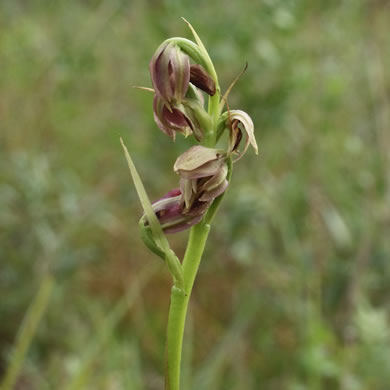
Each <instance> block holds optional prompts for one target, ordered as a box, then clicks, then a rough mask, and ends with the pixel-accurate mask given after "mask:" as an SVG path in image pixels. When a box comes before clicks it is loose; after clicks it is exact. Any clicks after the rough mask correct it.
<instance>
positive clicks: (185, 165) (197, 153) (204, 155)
mask: <svg viewBox="0 0 390 390" xmlns="http://www.w3.org/2000/svg"><path fill="white" fill-rule="evenodd" d="M220 155H221V153H220V151H219V150H217V149H212V148H206V147H205V146H201V145H195V146H192V147H191V148H189V149H188V150H187V151H186V152H184V153H183V154H182V155H180V156H179V157H178V159H177V160H176V162H175V165H174V166H173V169H174V171H175V172H178V171H181V170H183V171H191V170H194V169H196V168H199V167H200V166H202V165H204V164H206V163H208V162H210V161H213V160H217V159H218V157H219V156H220Z"/></svg>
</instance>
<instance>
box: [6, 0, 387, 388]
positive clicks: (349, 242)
mask: <svg viewBox="0 0 390 390" xmlns="http://www.w3.org/2000/svg"><path fill="white" fill-rule="evenodd" d="M185 3H186V4H185ZM181 16H184V17H186V18H187V19H188V20H189V21H190V22H191V23H192V24H193V26H194V27H195V28H196V30H197V32H198V33H199V34H200V36H201V38H202V40H203V41H204V43H205V44H206V45H207V48H208V50H209V52H210V55H211V56H212V59H213V62H214V64H215V67H216V69H217V72H218V74H219V78H220V80H221V81H224V82H225V80H226V85H222V86H221V87H222V89H223V90H224V89H226V88H227V87H228V85H229V83H230V81H231V80H233V79H234V77H235V76H236V75H237V74H238V73H239V72H240V71H241V69H242V68H243V67H244V65H245V61H248V63H249V68H248V70H247V71H246V73H245V74H244V76H243V77H242V78H241V79H240V81H239V82H238V84H237V85H236V87H235V88H234V89H233V91H232V93H231V95H230V99H229V105H230V107H231V108H232V109H233V108H244V109H245V111H247V112H248V113H249V114H250V115H251V117H252V118H253V121H254V123H255V131H256V139H257V141H258V144H259V152H260V153H259V154H260V156H259V157H256V156H255V155H254V153H253V152H248V154H247V155H246V158H245V159H243V160H242V161H240V164H237V165H236V167H235V172H234V177H233V184H234V185H232V186H231V188H230V189H229V191H228V192H227V194H226V196H225V198H224V202H223V204H222V206H221V208H220V210H219V212H218V215H217V217H216V219H215V223H214V224H213V229H212V231H211V233H210V239H209V243H208V246H207V249H206V253H205V256H204V259H203V261H202V264H201V267H200V270H199V274H198V277H197V280H196V283H195V286H194V291H193V294H192V298H191V304H190V305H191V310H190V313H189V314H190V318H189V321H188V323H187V329H186V332H187V334H186V337H185V340H186V342H187V343H186V344H185V345H184V355H183V373H182V380H183V390H191V389H192V390H198V389H202V390H215V389H218V390H230V389H232V390H233V389H234V390H236V389H237V390H246V389H248V390H251V389H254V390H257V389H262V390H274V389H275V390H276V389H283V390H284V389H286V390H319V389H324V390H325V389H332V390H333V389H335V390H337V389H340V390H382V389H383V390H387V389H388V384H389V383H390V330H389V329H390V327H389V318H390V306H389V302H390V240H389V237H390V206H389V205H390V176H389V172H390V132H389V130H390V105H389V102H390V95H389V91H390V75H389V74H390V73H389V71H388V70H389V69H390V28H389V23H388V21H389V17H390V4H389V2H388V1H386V0H365V1H363V0H344V1H334V0H329V1H316V0H315V1H309V0H279V1H278V0H262V1H253V0H241V1H240V2H222V1H220V0H218V1H214V2H206V1H202V0H200V1H198V2H191V3H190V2H179V1H176V0H166V1H163V0H161V1H159V0H155V1H150V2H149V1H141V0H134V1H124V0H100V1H97V0H88V1H87V0H86V1H76V0H66V1H65V0H59V1H56V2H49V1H44V0H31V1H21V0H2V1H1V2H0V26H1V27H0V28H1V31H0V206H1V212H0V296H1V300H0V388H1V390H6V389H7V386H8V387H9V386H10V381H12V380H13V379H12V378H14V379H15V381H16V384H15V386H14V388H15V389H27V390H30V389H31V390H35V389H37V390H46V389H47V390H48V389H55V390H58V389H60V390H61V389H64V390H65V389H66V390H70V389H72V390H75V389H83V390H84V389H102V390H105V389H131V390H144V389H145V390H149V389H150V390H157V389H158V390H160V389H162V388H163V369H164V367H163V355H164V339H165V331H166V329H165V324H166V320H167V310H168V303H167V302H168V297H169V293H170V283H171V282H170V275H169V272H168V271H167V270H166V268H165V266H164V264H163V262H162V261H159V260H158V259H157V258H156V257H155V256H153V255H151V254H150V252H149V251H147V250H146V249H145V248H144V246H143V243H142V241H141V239H140V238H139V236H138V228H137V222H138V219H139V217H140V214H141V213H142V211H141V207H140V205H139V202H138V199H137V195H136V193H135V191H134V189H133V187H132V184H131V182H130V178H129V172H128V168H127V166H126V161H125V159H124V156H123V152H122V149H121V146H120V143H119V137H120V136H122V137H123V139H124V142H125V143H126V145H127V146H128V148H129V150H130V152H131V154H132V157H133V159H134V161H135V164H136V165H137V169H138V170H139V172H140V174H141V175H142V178H143V181H144V184H145V187H146V189H147V191H148V194H149V195H150V196H151V198H152V199H157V198H159V197H160V196H162V195H163V194H164V193H166V192H167V190H169V189H171V188H173V187H174V186H175V183H176V182H177V176H176V175H175V174H174V172H173V170H167V171H162V170H163V169H165V167H172V166H173V163H174V161H175V158H176V156H177V155H179V154H180V153H182V152H183V151H184V150H186V149H188V146H189V144H188V142H189V140H186V139H184V138H183V137H179V136H178V137H177V141H176V142H175V144H171V140H170V139H169V138H168V137H167V136H165V135H164V134H162V132H161V131H160V130H159V129H158V128H157V126H156V125H155V124H154V122H153V119H152V115H151V113H152V94H149V93H148V92H145V91H138V90H135V89H132V88H131V86H132V85H150V77H149V69H148V64H149V60H150V57H151V55H152V54H153V53H154V51H155V49H156V48H157V46H158V45H159V44H160V42H162V41H163V40H164V39H166V38H168V37H171V36H185V37H190V33H189V31H188V28H187V26H186V25H185V23H183V22H182V20H181V19H180V17H181ZM186 234H187V233H185V232H183V233H180V234H178V235H174V236H172V237H171V238H170V240H171V244H172V246H173V247H174V248H175V251H176V252H177V253H178V254H179V255H180V256H181V257H182V254H183V251H184V246H185V242H186V240H185V237H186ZM48 280H49V282H48ZM200 287H201V288H200ZM48 295H50V296H48ZM34 308H35V309H34ZM189 341H191V343H189ZM7 370H8V371H7ZM10 370H11V371H10ZM17 371H18V372H17ZM6 373H7V374H6ZM10 378H11V379H10ZM2 386H3V387H2Z"/></svg>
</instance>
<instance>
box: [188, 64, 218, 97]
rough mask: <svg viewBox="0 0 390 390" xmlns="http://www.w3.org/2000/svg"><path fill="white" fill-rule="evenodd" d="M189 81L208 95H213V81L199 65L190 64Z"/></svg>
mask: <svg viewBox="0 0 390 390" xmlns="http://www.w3.org/2000/svg"><path fill="white" fill-rule="evenodd" d="M190 82H191V83H192V84H194V85H195V87H198V88H199V89H201V90H202V91H204V92H206V93H207V94H208V95H210V96H213V95H215V92H216V88H215V82H214V80H213V79H212V78H211V76H210V75H209V74H208V73H207V72H206V70H205V69H204V68H203V67H202V66H201V65H198V64H196V65H191V67H190Z"/></svg>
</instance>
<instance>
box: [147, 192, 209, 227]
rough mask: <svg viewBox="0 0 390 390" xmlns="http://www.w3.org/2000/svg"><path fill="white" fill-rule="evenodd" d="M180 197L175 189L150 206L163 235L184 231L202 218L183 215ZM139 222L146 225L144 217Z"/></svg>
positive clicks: (199, 214) (200, 214)
mask: <svg viewBox="0 0 390 390" xmlns="http://www.w3.org/2000/svg"><path fill="white" fill-rule="evenodd" d="M181 195H182V194H181V190H180V189H179V188H176V189H174V190H171V191H169V192H168V193H167V194H165V195H164V196H163V197H162V198H160V199H159V200H157V201H156V202H154V203H153V204H152V207H153V210H154V212H155V213H156V216H157V218H158V220H159V222H160V224H161V227H162V229H163V231H164V232H165V233H177V232H181V231H183V230H186V229H188V228H190V227H191V226H193V225H195V224H197V223H198V222H200V220H201V219H202V217H203V213H198V214H196V215H189V214H184V213H183V204H182V202H181ZM141 221H142V223H143V224H144V225H145V226H146V225H147V224H148V222H147V219H146V216H145V215H143V216H142V218H141Z"/></svg>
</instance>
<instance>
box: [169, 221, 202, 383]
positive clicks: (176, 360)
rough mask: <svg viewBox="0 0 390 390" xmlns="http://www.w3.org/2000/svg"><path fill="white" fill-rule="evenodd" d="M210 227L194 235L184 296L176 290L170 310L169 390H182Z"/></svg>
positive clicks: (196, 228)
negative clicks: (188, 326)
mask: <svg viewBox="0 0 390 390" xmlns="http://www.w3.org/2000/svg"><path fill="white" fill-rule="evenodd" d="M209 231H210V225H209V224H205V223H203V222H201V223H199V224H198V225H195V226H194V227H193V228H192V229H191V232H190V238H189V240H188V245H187V249H186V253H185V255H184V260H183V266H182V267H183V276H184V294H183V292H182V290H179V289H178V288H177V287H175V286H173V287H172V290H171V303H170V307H169V316H168V328H167V350H166V377H165V389H166V390H179V389H180V362H181V352H182V344H183V335H184V327H185V320H186V315H187V308H188V302H189V300H190V296H191V291H192V287H193V285H194V281H195V277H196V274H197V272H198V267H199V264H200V261H201V259H202V255H203V251H204V248H205V245H206V241H207V237H208V234H209Z"/></svg>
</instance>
